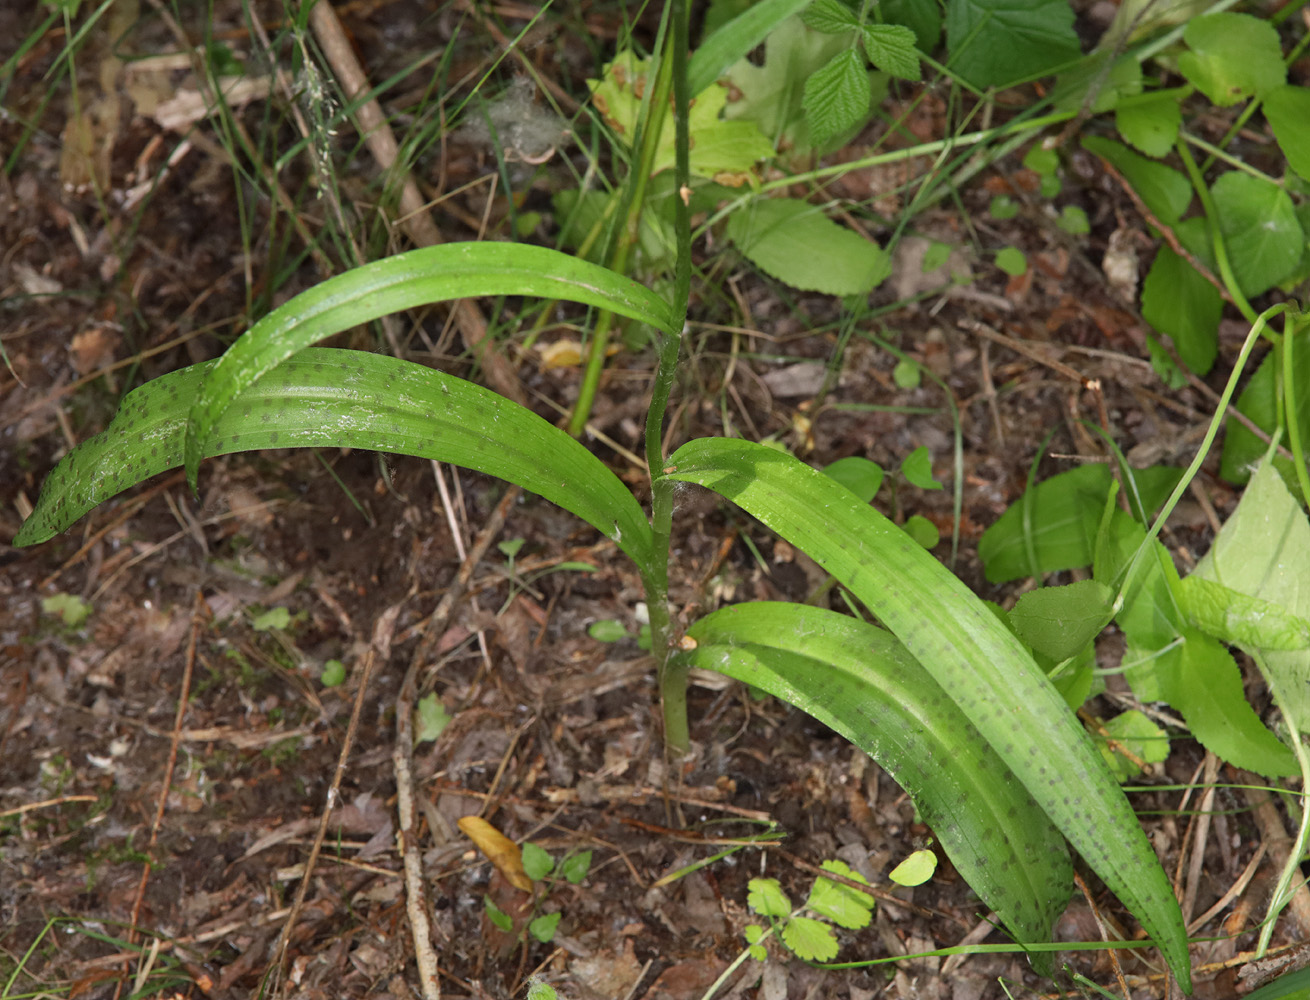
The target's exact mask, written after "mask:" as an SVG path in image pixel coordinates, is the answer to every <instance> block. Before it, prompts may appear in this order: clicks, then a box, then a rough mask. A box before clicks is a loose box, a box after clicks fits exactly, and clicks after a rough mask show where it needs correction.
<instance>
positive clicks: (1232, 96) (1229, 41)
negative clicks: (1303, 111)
mask: <svg viewBox="0 0 1310 1000" xmlns="http://www.w3.org/2000/svg"><path fill="white" fill-rule="evenodd" d="M1183 41H1185V42H1186V43H1187V45H1188V47H1189V48H1190V49H1191V51H1190V52H1184V53H1182V54H1181V55H1180V56H1179V57H1178V71H1179V72H1180V73H1182V74H1183V76H1185V77H1187V79H1188V80H1189V81H1190V82H1191V83H1192V84H1194V85H1195V87H1196V89H1197V90H1199V91H1201V93H1203V94H1205V96H1206V97H1208V98H1210V101H1211V102H1212V103H1213V104H1216V105H1218V106H1219V107H1221V108H1226V107H1229V106H1230V105H1233V104H1236V103H1237V102H1238V101H1244V100H1246V99H1247V98H1248V97H1251V96H1253V95H1260V94H1264V93H1266V92H1268V91H1270V90H1273V89H1274V88H1275V87H1278V86H1281V85H1282V84H1283V83H1285V82H1286V80H1287V69H1286V68H1285V67H1284V65H1283V50H1282V47H1281V46H1280V45H1279V43H1278V29H1277V28H1275V27H1274V26H1273V24H1272V23H1270V22H1269V21H1268V20H1266V19H1264V18H1259V17H1252V16H1251V15H1250V14H1234V13H1231V12H1222V13H1218V14H1207V15H1206V16H1204V17H1197V18H1193V19H1192V20H1190V21H1188V22H1187V27H1186V28H1184V29H1183Z"/></svg>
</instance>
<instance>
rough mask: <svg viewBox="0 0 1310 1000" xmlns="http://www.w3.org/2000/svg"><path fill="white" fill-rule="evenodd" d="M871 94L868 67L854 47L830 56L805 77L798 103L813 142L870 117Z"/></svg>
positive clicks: (827, 137)
mask: <svg viewBox="0 0 1310 1000" xmlns="http://www.w3.org/2000/svg"><path fill="white" fill-rule="evenodd" d="M872 96H873V91H872V90H871V89H870V87H869V73H868V70H866V69H865V68H864V60H863V59H862V58H861V57H860V54H859V53H858V52H856V51H855V50H854V49H847V50H846V51H845V52H842V53H840V54H838V55H835V56H833V57H832V59H831V61H829V62H828V63H827V64H826V65H825V66H822V67H821V68H819V69H818V70H817V71H815V72H814V73H813V74H811V75H810V76H809V77H808V78H807V79H806V81H805V96H804V98H803V99H802V101H801V106H802V107H803V108H804V109H805V114H806V116H807V118H808V119H809V123H810V135H811V137H812V139H813V141H814V143H815V145H822V144H823V143H825V142H827V141H828V140H829V139H831V138H833V137H834V136H838V135H841V134H843V133H845V132H849V131H851V130H852V129H854V128H856V127H858V126H859V125H861V124H863V123H864V122H865V121H866V120H867V119H868V117H869V102H870V99H871V98H872Z"/></svg>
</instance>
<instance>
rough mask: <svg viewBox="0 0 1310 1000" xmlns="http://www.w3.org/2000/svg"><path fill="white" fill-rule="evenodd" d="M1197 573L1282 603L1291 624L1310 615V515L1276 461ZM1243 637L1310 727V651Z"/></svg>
mask: <svg viewBox="0 0 1310 1000" xmlns="http://www.w3.org/2000/svg"><path fill="white" fill-rule="evenodd" d="M1192 575H1193V576H1196V577H1199V578H1201V579H1203V580H1209V581H1211V582H1213V583H1217V584H1222V585H1223V586H1225V587H1228V588H1230V589H1232V590H1235V591H1238V592H1240V593H1243V594H1246V595H1248V596H1249V597H1252V598H1257V599H1259V600H1260V601H1262V602H1265V603H1267V604H1270V605H1274V606H1276V607H1279V608H1281V609H1282V615H1280V616H1279V618H1280V621H1281V623H1282V625H1283V626H1284V631H1289V630H1290V629H1289V628H1288V627H1287V626H1288V621H1287V619H1289V618H1290V619H1291V620H1292V621H1298V620H1299V621H1300V622H1302V623H1304V621H1305V620H1306V619H1310V522H1307V520H1306V516H1305V512H1304V511H1303V510H1302V509H1301V507H1300V505H1299V504H1298V503H1297V502H1296V500H1294V499H1293V498H1292V495H1291V494H1290V493H1289V492H1288V491H1287V487H1286V486H1285V485H1283V480H1282V477H1281V476H1279V474H1278V472H1277V471H1276V470H1275V469H1274V468H1273V466H1272V465H1271V464H1270V463H1269V462H1268V461H1266V462H1264V463H1262V464H1261V466H1260V468H1259V469H1257V470H1256V473H1255V475H1254V476H1252V477H1251V482H1250V483H1249V484H1247V487H1246V492H1245V493H1243V494H1242V499H1241V502H1240V503H1238V505H1237V510H1236V511H1234V512H1233V514H1232V516H1231V517H1230V518H1229V519H1228V522H1227V523H1226V524H1225V525H1224V526H1223V528H1222V529H1221V530H1220V532H1219V536H1218V537H1217V538H1216V539H1215V542H1214V545H1213V546H1211V548H1210V551H1209V552H1207V553H1206V554H1205V556H1204V557H1203V558H1202V559H1201V561H1200V562H1199V563H1198V564H1197V567H1196V569H1195V571H1194V572H1193V574H1192ZM1239 644H1240V645H1241V646H1242V647H1243V648H1244V649H1246V650H1247V651H1248V652H1251V653H1252V654H1253V655H1256V659H1257V662H1258V663H1259V664H1260V668H1261V671H1262V672H1263V673H1264V675H1265V681H1266V682H1267V683H1268V684H1269V688H1270V690H1271V691H1272V692H1273V694H1274V697H1275V698H1276V699H1277V700H1278V703H1279V707H1280V708H1282V710H1283V713H1284V715H1286V716H1287V719H1288V721H1289V722H1290V723H1292V725H1294V726H1295V728H1296V729H1297V731H1299V732H1301V733H1306V732H1310V650H1307V649H1305V648H1300V649H1283V650H1276V649H1271V648H1269V647H1267V646H1265V645H1264V644H1263V642H1261V643H1260V644H1252V645H1247V643H1246V642H1242V641H1241V640H1239Z"/></svg>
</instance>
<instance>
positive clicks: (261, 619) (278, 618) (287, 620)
mask: <svg viewBox="0 0 1310 1000" xmlns="http://www.w3.org/2000/svg"><path fill="white" fill-rule="evenodd" d="M290 624H291V612H290V611H288V610H287V609H286V608H269V609H268V610H267V611H264V612H262V613H260V614H257V615H255V617H254V618H252V619H251V620H250V627H251V628H253V629H254V630H255V631H256V632H274V631H281V630H284V629H285V628H286V627H287V626H288V625H290Z"/></svg>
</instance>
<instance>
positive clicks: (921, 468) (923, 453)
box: [901, 445, 942, 490]
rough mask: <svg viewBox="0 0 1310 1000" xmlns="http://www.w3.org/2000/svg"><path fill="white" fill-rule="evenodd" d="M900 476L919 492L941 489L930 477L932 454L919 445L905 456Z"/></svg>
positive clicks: (939, 484)
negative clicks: (917, 488) (919, 490)
mask: <svg viewBox="0 0 1310 1000" xmlns="http://www.w3.org/2000/svg"><path fill="white" fill-rule="evenodd" d="M901 475H902V476H904V477H905V478H906V479H907V480H909V482H910V485H911V486H917V487H919V489H921V490H940V489H941V488H942V484H941V483H939V482H937V480H935V479H933V477H932V453H931V452H929V451H928V449H927V447H925V446H924V445H919V447H917V448H915V449H914V451H912V452H910V453H909V454H908V455H906V456H905V458H904V460H903V461H902V462H901Z"/></svg>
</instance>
